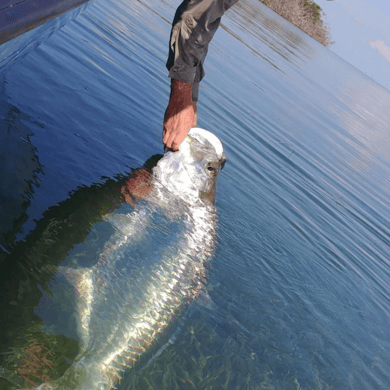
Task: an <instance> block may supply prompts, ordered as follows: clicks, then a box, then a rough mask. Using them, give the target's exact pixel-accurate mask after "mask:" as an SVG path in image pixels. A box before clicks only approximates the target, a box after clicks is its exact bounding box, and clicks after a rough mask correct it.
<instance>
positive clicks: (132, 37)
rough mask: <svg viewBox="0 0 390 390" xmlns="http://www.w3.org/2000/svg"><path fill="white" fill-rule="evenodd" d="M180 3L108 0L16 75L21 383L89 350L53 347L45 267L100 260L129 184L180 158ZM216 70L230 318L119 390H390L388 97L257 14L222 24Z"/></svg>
mask: <svg viewBox="0 0 390 390" xmlns="http://www.w3.org/2000/svg"><path fill="white" fill-rule="evenodd" d="M177 6H178V2H172V1H171V0H168V1H159V0H155V1H153V2H152V1H150V2H149V1H147V0H142V1H131V2H125V1H123V0H112V1H110V0H99V1H96V2H94V3H90V4H88V5H87V6H86V7H85V8H83V10H82V11H81V12H79V13H78V14H77V15H76V16H75V17H72V18H69V20H68V19H64V18H67V16H66V15H64V17H63V19H62V22H61V23H62V24H63V27H62V28H61V29H59V28H56V29H54V32H53V33H52V34H51V33H50V34H48V31H46V32H45V31H43V35H44V38H37V37H36V36H35V37H34V36H33V35H31V37H30V38H27V39H31V41H30V42H28V44H27V49H26V50H27V51H25V52H24V54H23V55H21V56H20V58H19V60H18V61H16V60H15V61H14V62H13V64H12V66H8V67H7V69H6V70H3V71H2V73H1V77H0V79H1V85H0V86H1V92H0V110H1V111H0V126H1V133H0V137H1V138H0V140H1V143H0V153H1V154H0V155H1V165H0V172H1V180H0V199H1V208H0V215H1V226H0V232H1V234H2V235H1V250H2V253H1V268H2V272H1V279H2V280H1V290H2V291H1V294H2V297H3V299H2V304H1V311H2V332H1V343H0V345H1V352H2V359H1V360H2V366H6V367H7V369H8V370H10V371H12V370H13V371H14V372H15V378H16V377H18V376H19V377H20V376H21V375H20V371H17V370H18V369H17V367H20V366H21V364H22V361H23V356H25V352H23V351H25V350H26V347H27V346H31V345H35V344H34V343H35V342H36V343H38V344H39V345H45V348H47V349H46V350H43V351H41V352H40V354H41V357H42V355H44V356H49V355H50V359H51V361H55V362H56V363H55V366H54V367H51V368H50V369H49V371H48V375H53V373H54V375H60V373H61V372H63V371H64V370H65V369H66V368H67V367H68V365H69V364H70V362H71V359H72V358H74V356H75V355H76V353H77V343H76V342H75V341H72V339H70V338H65V337H64V336H63V335H61V334H58V335H57V334H55V329H53V330H52V331H53V332H54V333H52V334H51V335H50V337H46V336H44V335H43V333H42V320H41V317H40V316H39V315H38V314H39V313H38V314H37V312H36V308H37V307H38V303H39V301H40V299H41V296H42V291H43V290H45V289H48V288H49V287H50V283H51V282H50V280H51V277H52V273H51V271H50V268H48V266H47V264H54V265H57V264H59V263H60V262H61V261H62V260H63V259H65V258H66V256H67V254H69V253H71V251H72V248H73V250H75V248H76V249H77V245H80V243H83V242H84V241H85V243H84V244H81V245H84V247H83V248H84V250H85V251H88V250H87V249H88V245H90V242H91V235H88V233H89V232H90V229H91V226H93V224H95V223H97V222H98V221H100V220H101V216H102V215H104V214H105V213H106V212H107V211H109V210H113V209H115V208H116V207H117V206H118V205H119V195H118V193H119V189H120V186H121V183H122V182H123V180H124V179H123V178H124V177H126V175H127V174H129V172H130V171H131V169H132V168H136V167H138V166H141V165H142V164H143V163H144V162H145V161H146V160H147V159H148V158H149V157H151V156H152V155H154V154H156V153H161V152H162V146H161V129H162V118H163V114H164V110H165V108H166V103H167V97H168V92H169V79H168V78H167V72H166V69H165V61H166V55H167V42H168V37H169V32H170V21H171V20H172V18H173V14H174V12H175V9H176V7H177ZM64 20H65V22H64ZM47 28H52V26H51V27H47ZM50 31H51V30H50ZM51 32H52V31H51ZM1 49H3V47H1ZM26 53H27V54H26ZM22 57H23V58H22ZM206 73H207V75H206V78H205V79H204V81H203V83H202V85H201V91H200V102H199V122H198V125H199V126H200V127H204V128H207V129H208V130H211V131H213V132H214V133H215V134H216V135H217V136H218V137H219V138H220V139H221V140H222V141H223V142H224V146H225V150H226V154H227V156H228V163H227V164H226V167H225V169H224V170H223V172H222V174H221V177H220V180H219V187H218V191H217V207H218V211H219V244H218V249H217V253H216V255H215V257H214V259H213V261H212V263H211V266H212V267H211V269H210V270H209V272H208V282H207V289H208V294H209V296H210V299H211V301H212V304H211V305H210V302H208V303H207V302H206V303H202V302H200V303H199V304H196V305H194V306H192V307H190V308H189V309H188V310H187V311H186V312H185V313H183V317H182V320H181V321H180V320H178V322H177V323H176V324H175V325H174V327H173V329H170V332H168V335H167V336H166V337H167V338H169V335H172V334H174V343H173V344H169V343H168V345H167V346H166V347H165V348H163V350H162V351H161V353H160V354H159V355H158V356H156V357H155V358H154V359H153V360H152V361H151V362H150V364H147V362H148V359H150V357H151V356H147V358H146V359H145V360H144V361H141V362H140V364H139V365H137V366H136V367H135V368H134V369H132V370H130V372H129V373H128V375H127V376H126V378H125V380H124V381H123V382H122V384H121V387H120V388H121V389H229V390H230V389H239V390H242V389H327V388H333V389H387V388H389V387H390V374H389V373H390V363H389V362H390V352H389V351H390V328H389V326H388V324H389V319H390V310H389V303H390V294H389V290H388V286H389V282H390V263H389V257H390V256H389V253H390V248H389V244H390V223H389V216H390V208H389V201H388V198H389V195H390V135H389V134H390V133H389V129H390V116H389V109H390V93H389V91H387V90H386V89H384V88H382V87H381V86H379V85H378V84H376V83H375V82H373V81H372V80H371V79H369V78H368V77H366V76H365V75H364V74H362V73H360V72H359V71H357V70H356V69H354V68H353V67H351V66H350V65H348V64H347V63H345V62H344V61H342V60H341V59H340V58H339V57H337V56H335V55H334V54H333V53H331V52H330V51H328V50H327V49H326V48H324V47H322V46H321V45H319V44H317V43H316V42H315V41H313V40H312V39H310V38H309V37H308V36H306V35H305V34H303V33H302V32H300V31H299V30H298V29H296V28H294V27H293V26H291V25H290V24H289V23H287V22H285V21H284V20H282V19H281V18H279V17H278V16H277V15H276V14H274V13H273V12H271V11H269V10H268V9H267V8H266V7H264V6H263V5H262V4H260V3H259V2H257V1H255V0H240V2H239V3H238V4H237V5H236V6H234V7H233V8H232V9H231V10H230V11H229V12H228V13H227V15H226V16H225V17H224V18H223V26H222V27H221V28H220V29H219V31H218V32H217V34H216V36H215V38H214V40H213V42H212V44H211V47H210V51H209V55H208V58H207V62H206ZM90 234H91V233H90ZM103 236H104V233H102V234H100V235H99V236H98V237H100V238H102V237H103ZM175 330H176V331H175ZM46 331H47V329H46ZM45 337H46V338H45ZM166 341H167V339H165V340H162V341H161V343H160V347H162V346H163V345H164V343H165V342H166ZM30 354H31V353H30ZM50 370H51V371H50ZM42 375H44V374H42ZM14 381H15V383H17V379H14ZM35 382H39V380H36V381H35ZM0 388H1V389H16V388H18V386H17V385H13V384H11V383H10V382H7V381H5V380H1V379H0Z"/></svg>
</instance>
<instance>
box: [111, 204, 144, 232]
mask: <svg viewBox="0 0 390 390" xmlns="http://www.w3.org/2000/svg"><path fill="white" fill-rule="evenodd" d="M104 219H105V220H106V221H107V222H109V223H110V224H111V225H112V226H113V227H114V228H115V230H116V231H118V232H119V233H121V234H123V235H124V236H126V237H128V238H130V237H131V238H135V239H137V238H138V239H140V238H142V237H143V235H144V232H145V229H146V227H147V225H148V221H149V218H148V216H147V213H146V210H145V209H137V210H135V211H134V212H132V213H127V214H115V213H110V214H107V215H106V216H105V218H104Z"/></svg>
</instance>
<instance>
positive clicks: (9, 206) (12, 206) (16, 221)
mask: <svg viewBox="0 0 390 390" xmlns="http://www.w3.org/2000/svg"><path fill="white" fill-rule="evenodd" d="M4 84H5V81H4V82H3V85H1V84H0V178H1V180H0V245H1V249H2V250H3V251H9V250H10V249H11V247H12V243H13V242H14V241H15V238H16V235H17V234H18V233H19V232H20V231H21V229H22V225H23V223H24V222H25V221H26V220H27V218H28V216H27V212H26V211H27V208H28V207H29V205H30V199H31V198H32V196H33V195H34V188H36V187H38V186H39V174H42V173H43V168H42V166H41V164H40V162H39V158H38V156H37V153H36V152H37V150H36V148H35V147H34V146H33V145H32V144H31V141H30V137H31V136H32V135H33V133H32V131H31V130H30V128H29V127H28V126H27V125H26V124H28V123H32V121H31V119H30V117H29V116H28V115H26V114H24V113H22V112H21V111H20V110H18V109H17V108H16V107H14V106H12V105H11V104H9V103H7V101H6V99H5V96H4V94H3V90H4ZM34 124H35V125H38V126H39V124H38V123H36V122H34Z"/></svg>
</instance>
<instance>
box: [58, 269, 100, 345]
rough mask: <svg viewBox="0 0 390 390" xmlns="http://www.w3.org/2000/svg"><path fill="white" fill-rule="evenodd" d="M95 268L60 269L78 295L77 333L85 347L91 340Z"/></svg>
mask: <svg viewBox="0 0 390 390" xmlns="http://www.w3.org/2000/svg"><path fill="white" fill-rule="evenodd" d="M93 271H94V270H93V268H69V267H58V272H59V273H60V274H62V275H63V276H64V277H65V278H66V279H67V280H68V282H69V283H70V284H71V285H72V286H73V287H74V290H75V293H76V294H77V297H78V299H77V305H76V308H77V312H78V316H77V333H78V335H79V337H80V338H81V341H82V344H83V347H86V345H87V343H88V340H89V320H90V317H91V309H92V303H93V291H94V286H93Z"/></svg>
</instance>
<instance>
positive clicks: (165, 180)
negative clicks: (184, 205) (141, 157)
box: [154, 127, 226, 204]
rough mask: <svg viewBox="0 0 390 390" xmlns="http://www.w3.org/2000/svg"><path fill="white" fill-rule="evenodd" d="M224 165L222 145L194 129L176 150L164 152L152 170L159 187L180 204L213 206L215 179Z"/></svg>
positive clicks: (215, 139) (211, 134) (198, 129)
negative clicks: (195, 203)
mask: <svg viewBox="0 0 390 390" xmlns="http://www.w3.org/2000/svg"><path fill="white" fill-rule="evenodd" d="M225 162H226V156H225V152H224V150H223V146H222V142H221V141H220V140H219V139H218V137H217V136H215V135H214V134H213V133H211V132H209V131H207V130H204V129H201V128H198V127H194V128H192V129H190V131H189V133H188V135H187V137H186V138H185V139H184V141H183V142H182V143H181V144H180V147H179V150H178V151H177V152H173V151H172V150H166V152H165V154H164V156H163V157H162V158H161V160H160V161H159V162H158V164H157V166H156V167H155V168H154V169H155V171H154V175H155V177H156V179H157V181H158V182H159V183H161V184H162V185H163V186H164V187H166V188H167V189H168V190H169V191H170V192H173V193H174V194H175V195H177V196H179V197H180V198H182V199H183V200H185V201H187V202H189V203H194V202H199V201H201V202H202V203H205V204H210V203H211V204H212V203H214V202H215V193H216V188H217V180H218V175H219V173H220V172H221V169H222V168H223V166H224V164H225Z"/></svg>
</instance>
